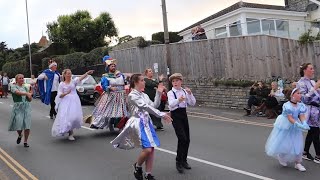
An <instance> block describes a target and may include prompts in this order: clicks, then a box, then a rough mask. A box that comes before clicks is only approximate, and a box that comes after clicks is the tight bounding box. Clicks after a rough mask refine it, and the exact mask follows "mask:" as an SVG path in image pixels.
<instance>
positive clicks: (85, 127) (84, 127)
mask: <svg viewBox="0 0 320 180" xmlns="http://www.w3.org/2000/svg"><path fill="white" fill-rule="evenodd" d="M81 127H82V128H83V129H87V130H90V131H94V129H91V128H88V127H87V126H81Z"/></svg>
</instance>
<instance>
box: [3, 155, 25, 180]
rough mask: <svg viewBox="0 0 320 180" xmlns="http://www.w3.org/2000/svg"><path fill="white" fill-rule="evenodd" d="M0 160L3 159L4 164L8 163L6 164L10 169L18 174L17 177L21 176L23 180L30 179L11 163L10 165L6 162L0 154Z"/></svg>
mask: <svg viewBox="0 0 320 180" xmlns="http://www.w3.org/2000/svg"><path fill="white" fill-rule="evenodd" d="M0 159H2V161H3V162H4V163H6V164H7V165H8V166H9V168H11V169H12V170H13V171H14V172H15V173H17V175H18V176H20V177H21V179H23V180H28V178H26V177H25V176H24V175H22V174H21V173H20V172H19V171H18V170H17V169H16V168H15V167H14V166H13V165H12V164H11V163H9V162H8V161H7V160H6V158H4V157H3V156H2V155H1V154H0Z"/></svg>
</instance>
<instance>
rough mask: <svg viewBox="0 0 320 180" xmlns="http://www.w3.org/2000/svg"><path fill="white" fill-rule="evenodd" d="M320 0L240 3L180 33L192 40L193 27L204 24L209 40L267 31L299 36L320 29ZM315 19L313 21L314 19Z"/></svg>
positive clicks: (292, 37) (185, 38) (286, 35)
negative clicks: (282, 2)
mask: <svg viewBox="0 0 320 180" xmlns="http://www.w3.org/2000/svg"><path fill="white" fill-rule="evenodd" d="M319 5H320V1H319V0H285V6H275V5H266V4H255V3H246V2H242V1H240V2H238V3H236V4H234V5H232V6H230V7H228V8H226V9H224V10H222V11H220V12H218V13H215V14H213V15H211V16H209V17H207V18H205V19H203V20H201V21H199V22H197V23H195V24H193V25H191V26H189V27H187V28H185V29H183V30H182V31H180V32H179V35H180V36H182V37H183V41H191V29H192V28H194V27H196V26H198V25H201V27H202V28H204V29H205V31H206V35H207V37H208V39H213V38H223V37H233V36H247V35H256V34H267V35H272V36H278V37H285V38H291V39H298V38H299V36H300V35H301V34H302V33H305V32H307V31H308V30H309V29H313V31H314V33H317V32H318V29H319V28H318V24H317V23H314V21H317V20H318V19H320V9H319ZM312 21H313V22H312Z"/></svg>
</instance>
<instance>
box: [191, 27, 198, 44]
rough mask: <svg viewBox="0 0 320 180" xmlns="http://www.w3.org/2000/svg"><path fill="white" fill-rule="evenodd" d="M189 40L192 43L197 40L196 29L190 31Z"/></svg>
mask: <svg viewBox="0 0 320 180" xmlns="http://www.w3.org/2000/svg"><path fill="white" fill-rule="evenodd" d="M191 39H192V41H194V40H198V36H197V35H196V28H192V29H191Z"/></svg>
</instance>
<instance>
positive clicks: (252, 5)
mask: <svg viewBox="0 0 320 180" xmlns="http://www.w3.org/2000/svg"><path fill="white" fill-rule="evenodd" d="M240 8H256V9H271V10H283V11H292V10H289V9H287V8H285V6H275V5H267V4H256V3H247V2H242V1H240V2H238V3H236V4H233V5H232V6H229V7H227V8H226V9H223V10H222V11H219V12H217V13H215V14H213V15H211V16H209V17H207V18H205V19H203V20H201V21H199V22H197V23H195V24H192V25H191V26H189V27H187V28H185V29H183V30H181V31H180V32H179V33H181V32H183V31H185V30H188V29H191V28H193V27H196V26H198V25H201V24H203V23H205V22H208V21H210V20H213V19H215V18H218V17H220V16H223V15H225V14H228V13H230V12H232V11H235V10H237V9H240Z"/></svg>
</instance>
